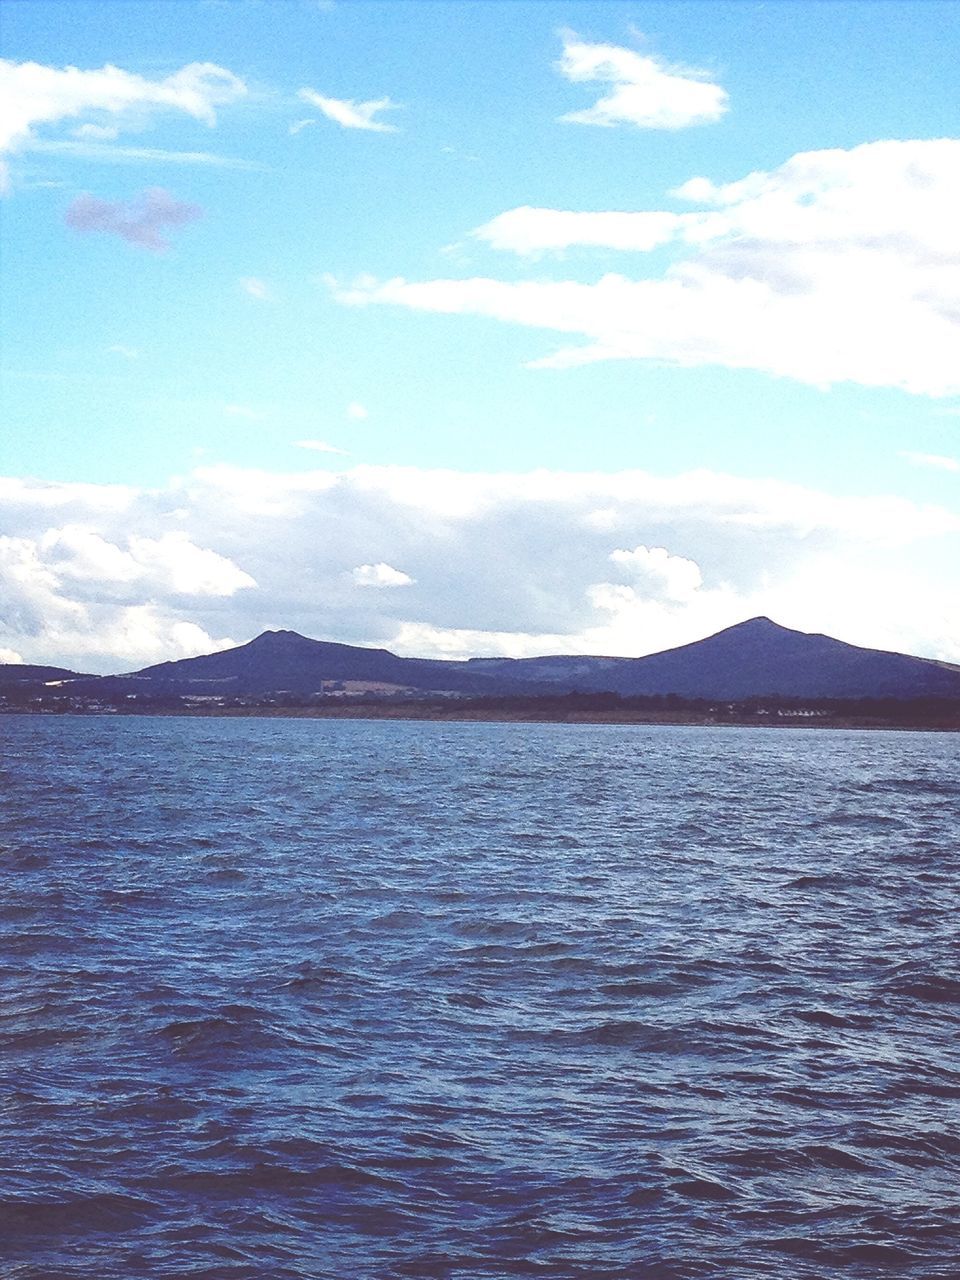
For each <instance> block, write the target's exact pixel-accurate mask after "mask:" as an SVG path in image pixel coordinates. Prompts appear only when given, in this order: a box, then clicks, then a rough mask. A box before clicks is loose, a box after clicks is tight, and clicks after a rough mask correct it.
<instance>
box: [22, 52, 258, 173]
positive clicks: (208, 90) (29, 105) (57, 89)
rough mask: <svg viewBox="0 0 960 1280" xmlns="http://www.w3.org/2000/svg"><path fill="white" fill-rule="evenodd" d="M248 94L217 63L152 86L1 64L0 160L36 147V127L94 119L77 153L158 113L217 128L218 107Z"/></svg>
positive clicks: (105, 73)
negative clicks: (0, 155) (178, 115)
mask: <svg viewBox="0 0 960 1280" xmlns="http://www.w3.org/2000/svg"><path fill="white" fill-rule="evenodd" d="M246 92H247V88H246V85H245V84H244V83H243V81H242V80H241V79H239V78H238V77H237V76H235V75H233V73H232V72H230V71H227V70H226V69H225V68H224V67H219V66H216V65H215V64H214V63H212V62H193V63H190V64H189V65H188V66H184V67H181V68H180V70H179V71H175V72H173V74H172V75H169V76H166V77H164V78H162V79H156V80H151V79H148V78H147V77H145V76H140V75H136V74H135V73H133V72H129V71H124V70H122V69H121V68H119V67H114V66H110V65H107V66H104V67H101V68H99V69H98V70H89V71H84V70H81V69H80V68H78V67H63V68H58V67H49V66H43V65H41V64H40V63H36V62H20V63H17V62H12V61H8V60H6V59H0V122H2V124H0V153H7V152H13V151H18V150H22V149H23V148H25V147H28V146H30V145H31V144H32V143H33V142H34V141H35V140H36V130H37V129H38V128H43V127H49V126H55V125H58V124H60V123H61V122H63V121H66V120H76V119H78V118H80V119H82V118H83V117H87V116H93V117H94V118H93V119H91V120H84V121H83V124H81V126H80V129H81V130H83V132H82V133H81V134H80V137H79V139H78V141H77V142H76V144H75V145H76V146H77V147H83V146H87V145H97V144H98V143H100V144H103V143H104V142H105V141H106V140H108V138H109V136H110V135H112V133H113V131H114V130H119V129H120V128H121V127H124V128H125V127H137V126H138V125H140V124H142V123H143V121H144V120H145V119H147V118H149V116H151V115H152V114H153V113H155V112H157V111H179V112H183V113H186V114H187V115H190V116H192V117H193V118H194V119H195V120H198V121H200V122H201V123H203V124H206V125H209V126H212V125H214V124H216V119H217V116H216V108H217V107H220V106H224V105H226V104H228V103H230V102H234V101H236V99H238V98H241V97H243V96H244V95H245V94H246ZM91 130H92V132H91ZM75 132H78V131H75ZM91 139H92V140H93V141H91Z"/></svg>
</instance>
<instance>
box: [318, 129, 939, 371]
mask: <svg viewBox="0 0 960 1280" xmlns="http://www.w3.org/2000/svg"><path fill="white" fill-rule="evenodd" d="M674 197H675V198H676V199H679V200H682V201H683V202H684V203H686V204H690V203H696V204H698V205H700V206H701V207H700V208H699V209H698V210H696V211H689V210H684V211H682V212H671V211H668V210H645V211H638V212H636V213H612V212H600V213H587V212H577V211H570V210H555V209H537V208H531V207H527V206H524V207H521V208H518V209H512V210H508V211H506V212H505V213H502V214H500V215H499V216H498V217H496V218H494V219H493V220H492V221H490V222H488V223H486V224H484V225H483V226H481V227H479V228H478V229H477V230H476V231H475V232H473V237H474V239H475V240H476V241H480V242H483V243H486V244H488V245H490V246H491V247H493V248H495V249H498V250H502V251H509V252H513V253H516V254H520V255H535V254H545V253H550V252H554V251H557V250H567V251H570V250H574V249H577V248H589V249H591V250H593V251H596V250H597V249H600V250H607V251H610V252H623V251H625V250H627V251H634V252H637V253H645V252H648V251H650V250H652V249H655V248H658V247H668V248H669V249H670V250H671V251H672V254H673V257H674V261H673V262H672V264H671V265H670V266H668V267H667V268H666V270H660V271H658V272H657V273H656V274H651V275H647V276H644V275H642V274H641V275H639V276H637V275H626V274H623V273H622V272H619V271H618V272H609V271H608V272H607V273H605V274H603V275H602V276H600V277H599V278H598V279H594V280H592V281H589V282H582V281H579V280H575V279H569V278H568V279H554V280H550V279H544V278H543V275H542V273H541V274H538V277H537V278H536V279H530V280H520V281H516V280H500V279H497V278H495V277H491V276H479V277H473V278H471V279H434V280H427V281H421V282H416V281H408V280H405V279H403V278H399V277H398V278H395V279H392V280H386V281H377V280H371V279H369V278H366V277H364V278H361V279H360V280H359V281H358V282H357V283H356V284H354V285H352V286H336V285H335V286H334V293H335V295H336V296H337V297H338V298H339V299H340V300H341V301H342V302H344V303H348V304H353V305H360V304H366V303H387V304H391V305H394V306H402V307H406V308H409V309H412V310H421V311H432V312H440V313H445V314H450V315H455V314H464V315H480V316H489V317H491V318H494V319H497V320H501V321H504V322H507V323H510V324H516V325H524V326H528V327H531V328H539V329H545V330H551V331H554V332H558V333H563V334H571V335H577V336H579V337H581V338H583V339H586V342H585V343H584V344H581V345H576V346H564V347H561V348H559V349H558V350H556V351H554V352H553V353H552V354H550V355H547V356H544V357H541V358H539V359H535V360H533V361H532V362H531V363H532V364H533V365H534V366H537V367H552V368H562V367H566V366H570V365H576V364H586V363H590V362H593V361H598V360H618V359H619V360H626V359H631V360H660V361H669V362H671V363H675V364H679V365H703V364H713V365H725V366H727V367H730V368H746V369H756V370H761V371H763V372H766V373H770V374H774V375H777V376H779V377H788V378H793V379H796V380H797V381H800V382H806V383H812V384H814V385H818V386H829V385H831V384H834V383H840V382H855V383H859V384H861V385H863V386H874V387H898V388H900V389H902V390H904V391H907V392H910V393H913V394H916V395H929V396H951V395H958V394H960V361H958V360H957V351H958V350H960V141H958V140H956V139H949V138H948V139H940V140H933V141H912V142H889V141H887V142H875V143H867V144H864V145H863V146H859V147H855V148H853V149H852V150H849V151H844V150H831V151H813V152H804V153H801V154H798V155H795V156H793V157H792V159H790V160H788V161H787V162H786V163H785V164H783V165H781V166H780V168H778V169H774V170H772V171H770V172H757V173H752V174H749V175H748V176H747V177H745V178H743V179H742V180H740V181H738V182H732V183H726V184H720V185H717V184H715V183H713V182H712V181H710V180H709V179H707V178H695V179H692V180H691V181H689V182H687V183H685V184H684V185H683V186H682V187H681V188H680V189H679V190H678V191H677V192H675V193H674Z"/></svg>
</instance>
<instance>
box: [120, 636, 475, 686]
mask: <svg viewBox="0 0 960 1280" xmlns="http://www.w3.org/2000/svg"><path fill="white" fill-rule="evenodd" d="M110 679H111V683H116V682H118V681H121V680H122V681H123V682H124V684H125V685H126V686H127V687H128V690H129V691H130V692H133V691H134V689H137V690H138V691H139V690H140V689H147V688H148V687H149V688H150V689H153V690H156V691H164V692H179V693H200V694H217V693H222V694H258V693H274V692H279V691H283V692H286V693H317V692H320V691H321V687H322V686H323V685H324V684H326V683H329V682H335V681H348V680H349V681H363V682H365V683H372V684H386V685H395V686H398V687H400V688H404V689H413V690H415V691H418V692H435V691H441V690H442V691H446V692H451V693H474V694H476V693H482V692H484V691H486V690H487V689H489V688H490V686H491V681H490V680H489V679H488V678H487V677H485V676H484V675H482V674H481V673H479V672H478V673H476V674H474V673H473V672H471V671H470V670H469V669H468V667H467V664H466V663H460V662H441V661H436V662H435V661H431V660H430V659H427V658H400V657H398V656H397V655H396V654H395V653H390V651H389V650H387V649H366V648H361V647H359V646H356V645H349V644H334V643H332V642H330V641H327V640H310V639H308V638H307V637H306V636H302V635H299V634H298V633H297V632H296V631H264V632H263V634H262V635H259V636H257V638H256V639H255V640H251V641H250V642H249V643H248V644H243V645H240V646H239V647H237V648H236V649H224V650H222V651H221V652H220V653H208V654H204V655H203V656H202V657H199V658H181V659H180V660H179V661H177V662H161V663H159V664H157V665H156V666H153V667H145V668H144V669H143V670H142V671H134V672H132V673H131V674H130V675H127V676H120V677H118V676H114V677H111V678H110Z"/></svg>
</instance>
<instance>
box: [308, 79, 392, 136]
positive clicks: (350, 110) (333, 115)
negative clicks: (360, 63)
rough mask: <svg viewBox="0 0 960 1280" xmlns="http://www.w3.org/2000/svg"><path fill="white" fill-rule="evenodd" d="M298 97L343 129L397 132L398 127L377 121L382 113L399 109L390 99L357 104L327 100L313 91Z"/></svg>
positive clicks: (351, 101) (333, 99)
mask: <svg viewBox="0 0 960 1280" xmlns="http://www.w3.org/2000/svg"><path fill="white" fill-rule="evenodd" d="M298 96H299V97H300V98H301V99H302V101H304V102H309V103H310V105H311V106H314V107H316V108H317V110H318V111H321V112H322V113H323V115H325V116H326V117H327V119H328V120H333V121H334V123H335V124H338V125H340V126H341V128H343V129H366V130H368V131H369V132H372V133H396V132H397V127H396V125H392V124H387V123H386V121H384V120H377V119H376V117H377V116H378V115H379V114H380V112H381V111H395V110H397V108H398V107H399V105H400V104H399V103H398V102H391V100H390V99H389V98H374V99H371V100H370V101H368V102H355V101H354V100H353V99H351V98H327V97H324V95H323V94H322V93H316V92H315V91H314V90H313V89H301V90H300V93H299V95H298Z"/></svg>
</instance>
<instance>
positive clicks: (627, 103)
mask: <svg viewBox="0 0 960 1280" xmlns="http://www.w3.org/2000/svg"><path fill="white" fill-rule="evenodd" d="M557 65H558V67H559V69H560V71H561V73H562V74H563V75H564V76H566V78H567V79H568V80H570V81H572V82H573V83H574V84H584V83H586V84H596V83H599V84H608V85H612V89H611V90H610V92H609V93H607V94H605V95H604V96H603V97H601V98H600V99H599V100H598V101H597V102H595V103H594V105H593V106H592V107H587V108H586V109H585V110H583V111H570V112H568V113H567V114H566V115H564V116H561V117H560V119H561V120H564V121H568V122H570V123H573V124H591V125H602V126H605V127H608V128H609V127H611V126H614V125H619V124H631V125H634V126H635V127H636V128H638V129H685V128H687V127H688V126H689V125H694V124H709V123H712V122H713V121H716V120H719V119H720V118H721V117H722V116H723V115H725V114H726V112H727V110H728V100H727V93H726V91H725V90H724V89H722V88H721V87H720V85H718V84H715V83H714V82H713V81H712V79H711V78H710V75H709V73H708V72H706V71H699V70H696V69H694V68H690V67H678V66H671V65H670V64H669V63H667V62H664V61H663V59H661V58H658V57H654V56H651V55H644V54H640V53H635V52H634V51H633V50H632V49H622V48H620V47H619V46H617V45H611V44H587V43H586V42H584V41H582V40H580V39H578V37H577V36H575V35H574V34H573V33H572V32H566V33H564V39H563V57H562V58H561V59H560V62H559V63H558V64H557Z"/></svg>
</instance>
